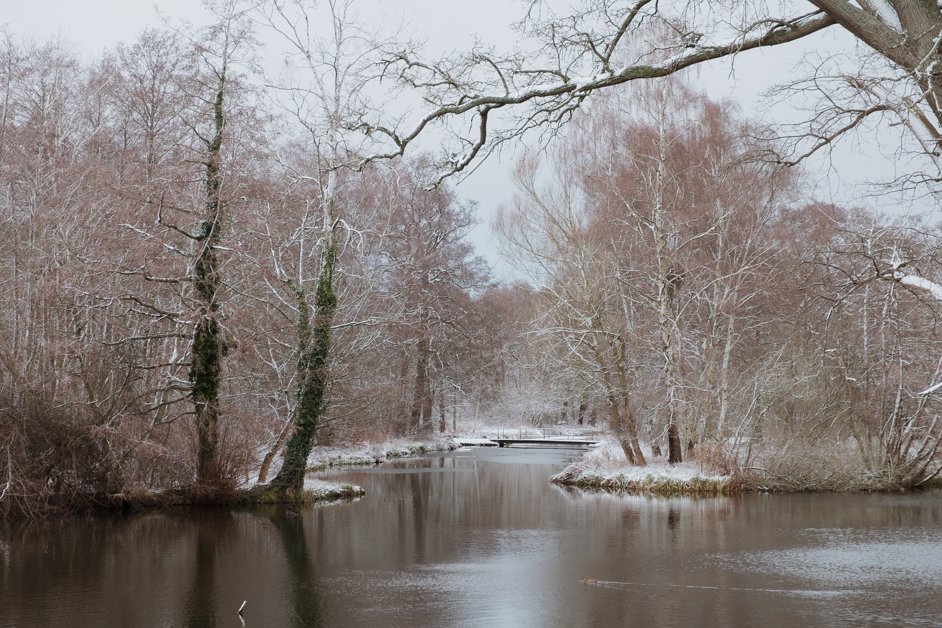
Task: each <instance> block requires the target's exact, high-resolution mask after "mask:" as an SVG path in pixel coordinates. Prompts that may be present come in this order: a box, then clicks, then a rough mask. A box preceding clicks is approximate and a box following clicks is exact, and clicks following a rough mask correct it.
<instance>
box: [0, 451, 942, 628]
mask: <svg viewBox="0 0 942 628" xmlns="http://www.w3.org/2000/svg"><path fill="white" fill-rule="evenodd" d="M568 455H571V454H568V453H565V452H560V451H540V452H533V451H519V450H509V451H508V450H478V451H471V452H459V453H456V454H452V455H449V456H440V457H434V458H429V459H425V460H422V461H403V462H401V463H399V464H397V465H393V466H391V467H380V468H373V469H358V470H353V471H350V470H348V471H340V472H337V473H335V474H334V475H342V476H343V477H344V479H345V480H350V481H354V482H356V483H359V484H361V485H363V486H364V487H365V488H366V489H367V491H368V494H367V497H366V498H364V499H363V500H361V501H359V502H356V503H350V504H339V505H334V506H327V507H320V508H314V509H308V510H304V511H302V512H300V513H298V512H291V511H284V510H273V509H269V510H257V511H229V510H224V509H214V510H187V511H178V512H173V513H162V514H157V513H153V514H148V515H145V516H136V517H129V518H89V519H81V520H72V521H69V522H47V523H42V524H33V525H29V526H18V527H12V526H11V527H7V528H6V529H4V530H2V531H0V626H74V625H87V626H201V627H202V626H218V627H227V626H233V627H239V628H241V623H240V621H239V617H238V615H237V610H238V608H239V606H240V604H241V603H242V601H243V600H247V606H246V613H245V625H246V626H249V627H257V626H276V625H277V626H338V625H342V626H466V625H475V626H477V625H481V626H484V625H486V626H610V625H611V626H614V625H625V624H628V625H643V626H686V625H697V626H731V625H732V626H752V625H763V626H793V625H811V626H832V625H846V626H851V625H861V624H871V625H872V624H880V623H885V624H890V625H920V624H921V623H927V622H928V623H930V624H932V623H933V622H937V621H938V619H937V618H938V617H940V616H942V597H940V595H939V594H940V593H942V585H940V583H942V544H940V543H939V540H940V536H942V499H940V496H939V495H938V494H924V495H843V496H834V495H794V496H772V497H770V496H761V495H755V496H745V497H742V498H736V499H733V498H717V499H686V498H681V499H669V500H662V499H653V498H648V497H638V496H613V495H607V494H591V493H582V492H580V491H571V490H566V489H562V488H559V487H556V486H553V485H550V484H549V483H548V482H547V477H548V476H549V475H550V474H552V473H553V472H554V471H555V470H557V469H558V468H559V467H560V466H561V465H562V464H563V462H564V458H565V457H566V456H568ZM580 580H582V581H583V582H580Z"/></svg>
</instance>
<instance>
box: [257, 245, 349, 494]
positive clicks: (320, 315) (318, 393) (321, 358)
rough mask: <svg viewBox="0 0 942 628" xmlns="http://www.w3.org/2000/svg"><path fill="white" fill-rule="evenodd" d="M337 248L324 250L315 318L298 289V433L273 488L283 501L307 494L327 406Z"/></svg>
mask: <svg viewBox="0 0 942 628" xmlns="http://www.w3.org/2000/svg"><path fill="white" fill-rule="evenodd" d="M336 255H337V252H336V247H335V245H334V242H333V238H332V237H329V238H328V244H327V246H326V247H325V249H324V257H323V261H322V263H321V269H320V273H319V275H318V278H317V294H316V295H315V298H314V316H313V321H312V320H311V312H310V306H309V305H308V303H307V295H306V294H305V292H304V288H303V286H298V287H297V289H296V295H297V299H298V392H297V400H298V404H297V409H296V410H295V421H294V430H293V431H292V433H291V438H290V439H289V440H288V444H287V446H286V448H285V459H284V462H283V463H282V465H281V470H280V471H279V472H278V475H277V476H275V478H274V479H273V480H272V483H271V485H272V487H273V488H274V489H275V490H276V491H278V493H279V494H280V495H281V497H282V498H283V499H289V500H293V501H300V500H301V498H302V495H303V492H304V473H305V471H306V470H307V459H308V456H309V455H310V454H311V449H312V448H313V447H314V437H315V435H316V432H317V422H318V419H319V418H320V415H321V411H322V410H323V406H324V394H325V392H326V390H327V377H328V364H329V359H330V332H331V326H332V325H333V322H334V314H335V312H336V311H337V295H336V294H335V293H334V285H333V284H334V263H335V261H336Z"/></svg>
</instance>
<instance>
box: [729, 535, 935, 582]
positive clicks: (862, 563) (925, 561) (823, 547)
mask: <svg viewBox="0 0 942 628" xmlns="http://www.w3.org/2000/svg"><path fill="white" fill-rule="evenodd" d="M802 536H803V537H804V538H805V540H806V541H807V543H808V545H807V546H805V547H796V548H790V549H784V550H768V551H763V552H758V553H754V554H746V555H738V556H737V557H735V561H736V562H738V563H740V564H741V565H742V566H745V567H747V568H749V569H754V570H757V571H761V572H765V573H772V574H777V575H780V576H785V577H791V578H802V579H810V580H813V581H815V582H816V583H818V584H819V585H821V586H829V585H830V586H832V587H841V588H851V587H867V586H879V587H880V588H881V589H884V590H885V589H887V588H899V589H907V590H913V589H914V588H918V589H937V588H938V587H939V583H940V582H942V543H939V540H940V538H939V535H938V533H935V532H931V531H929V530H918V529H917V530H906V531H903V530H893V531H892V537H893V539H892V540H887V539H886V537H887V531H885V530H882V531H881V530H852V529H846V528H816V529H808V530H806V531H805V533H804V534H803V535H802Z"/></svg>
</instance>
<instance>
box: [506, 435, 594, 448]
mask: <svg viewBox="0 0 942 628" xmlns="http://www.w3.org/2000/svg"><path fill="white" fill-rule="evenodd" d="M490 440H492V441H494V442H495V443H497V446H498V447H512V446H513V445H520V446H522V447H592V446H593V445H597V444H598V442H599V441H597V440H595V439H591V438H579V437H575V438H571V437H566V436H544V437H542V438H491V439H490Z"/></svg>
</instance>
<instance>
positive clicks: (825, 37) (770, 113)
mask: <svg viewBox="0 0 942 628" xmlns="http://www.w3.org/2000/svg"><path fill="white" fill-rule="evenodd" d="M561 1H562V0H561ZM519 7H520V5H519V4H518V3H516V2H512V1H509V0H474V1H473V2H467V1H460V2H459V1H450V0H411V1H409V0H382V1H381V0H364V1H363V8H362V9H361V16H363V17H368V18H370V19H373V16H375V19H376V20H377V22H378V23H381V24H383V25H384V26H388V25H389V24H399V23H400V22H401V21H403V20H405V21H406V22H407V24H408V28H410V29H411V30H412V31H413V33H414V34H418V35H419V36H421V37H423V38H425V39H427V41H428V44H429V47H430V49H431V50H432V51H433V52H442V51H445V50H448V49H462V48H467V47H469V46H470V45H471V44H472V43H473V42H474V40H475V39H479V40H482V41H484V42H488V43H493V44H495V45H496V46H497V47H498V48H506V47H509V45H510V44H511V42H512V32H511V30H510V28H509V24H510V23H511V22H512V21H514V20H516V19H518V18H519ZM158 11H159V12H160V13H162V14H165V15H167V16H169V17H171V18H185V19H189V20H191V21H195V22H197V23H198V22H199V21H200V19H202V17H203V13H202V10H201V8H200V3H199V2H198V1H197V0H156V2H149V1H147V0H0V22H4V23H6V25H7V28H8V29H9V30H10V31H11V32H12V33H14V34H15V35H18V36H27V37H34V38H36V39H39V40H42V39H46V38H50V37H57V36H58V37H61V38H63V39H65V40H66V41H68V42H71V43H72V44H73V45H74V46H75V47H76V48H77V49H78V50H79V51H81V52H84V53H86V54H88V55H95V54H98V53H100V52H101V51H102V50H104V49H106V48H110V47H112V46H114V45H115V44H117V43H119V42H129V41H131V40H132V39H134V37H135V36H136V34H137V33H138V32H140V31H141V30H142V29H143V28H145V27H146V26H148V25H154V24H158V23H159V21H160V18H159V14H158ZM830 30H831V31H836V29H830ZM815 37H816V40H815V41H813V42H797V45H791V46H784V47H777V48H775V49H772V50H766V51H762V50H760V51H754V52H750V53H748V54H743V55H741V56H740V57H739V58H738V59H737V60H736V61H735V63H732V64H731V63H730V62H729V61H724V62H719V63H716V64H715V65H712V66H709V67H705V68H703V69H702V70H700V71H699V72H698V77H699V78H698V80H699V82H700V84H701V85H702V86H703V87H704V88H705V89H706V90H707V92H708V93H709V94H710V95H711V96H712V97H714V98H732V99H733V100H735V101H736V102H738V103H739V104H740V106H741V107H742V109H743V111H744V112H745V113H746V114H748V115H749V116H750V117H753V118H758V119H760V120H762V119H765V120H767V121H771V120H775V119H780V118H782V117H783V116H789V115H795V114H794V113H793V112H790V111H789V110H788V109H787V108H786V107H776V108H772V109H770V108H769V107H768V105H767V104H766V102H765V101H764V100H763V99H762V98H761V94H762V93H763V92H764V91H765V90H766V89H768V87H770V86H771V85H772V84H773V83H775V82H776V81H780V80H783V79H785V78H787V76H788V75H789V74H790V73H791V72H792V69H793V67H794V66H795V64H796V63H798V62H799V60H800V59H801V56H802V52H803V50H804V49H805V48H807V47H809V44H815V45H817V46H818V47H819V48H824V49H826V50H839V49H842V48H843V49H846V48H848V47H850V46H851V45H852V43H851V42H850V40H849V39H848V38H846V37H841V36H840V33H839V32H838V31H836V32H827V31H826V32H825V33H821V34H818V35H816V36H815ZM892 148H893V146H890V147H888V148H887V150H886V151H885V154H881V150H880V148H879V146H878V144H877V143H876V142H871V141H867V140H866V138H865V141H864V143H863V144H860V143H858V142H845V143H844V144H842V145H841V146H839V147H838V149H837V150H836V151H835V152H834V153H833V154H832V155H830V156H822V157H820V158H817V159H815V160H814V161H813V162H811V163H810V164H808V166H807V170H808V173H809V175H808V177H807V182H808V183H807V185H808V186H809V187H810V189H809V190H808V192H809V196H812V195H813V196H815V197H816V198H818V199H819V200H822V201H831V202H837V203H843V204H858V205H864V206H868V207H872V208H875V209H879V210H882V211H887V212H893V213H901V212H902V213H905V212H908V211H910V210H913V211H916V212H919V211H927V210H929V209H932V208H930V207H927V206H920V205H919V204H918V203H917V204H915V205H913V204H911V203H910V202H909V201H906V200H903V199H900V198H895V197H894V198H880V199H874V198H871V197H867V196H865V195H864V192H865V190H863V189H861V187H860V184H862V183H863V182H865V181H868V180H873V179H874V178H890V177H892V176H893V174H894V173H893V172H892V170H893V167H894V161H893V160H891V159H889V158H888V155H890V154H891V153H890V151H891V150H892ZM513 161H514V157H513V155H512V154H508V153H506V152H505V154H504V155H503V156H502V157H501V158H500V159H496V158H492V160H491V161H489V162H487V163H485V164H483V165H482V166H481V167H479V168H478V169H477V171H476V172H474V173H473V174H472V175H471V176H469V177H468V178H467V180H466V181H464V182H463V183H462V184H461V185H460V186H459V188H458V190H459V192H460V193H461V194H462V195H463V196H464V197H467V198H471V199H474V200H476V201H477V202H478V203H479V207H480V217H481V221H482V224H481V225H480V226H479V227H478V228H477V229H476V230H475V232H474V233H473V234H472V236H473V239H474V242H475V244H476V245H477V246H478V249H479V250H480V251H481V253H482V254H484V255H485V257H487V258H488V260H489V261H491V262H492V265H495V266H496V267H497V270H498V271H499V272H498V275H503V276H507V274H508V273H510V271H509V269H507V268H506V267H504V266H503V265H502V264H501V263H500V261H499V259H498V256H497V252H496V248H495V247H494V245H493V237H492V236H491V234H490V229H489V222H490V219H491V217H492V216H493V214H494V211H495V210H496V208H497V206H498V205H499V204H500V203H505V202H507V201H508V200H509V199H510V196H511V194H512V188H511V185H510V181H509V178H508V176H507V171H508V170H509V168H510V167H511V165H512V163H513Z"/></svg>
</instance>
